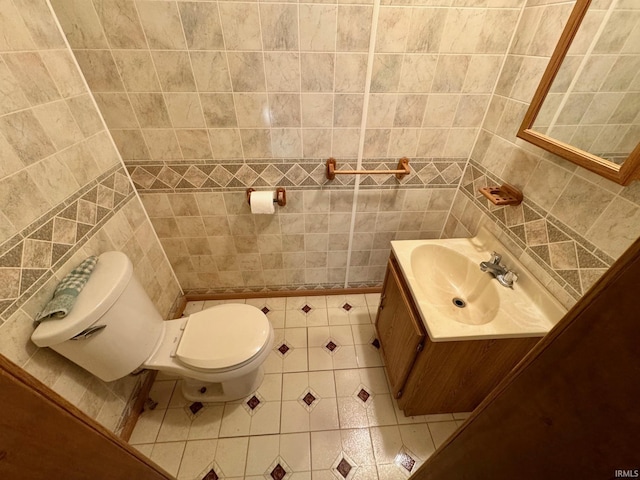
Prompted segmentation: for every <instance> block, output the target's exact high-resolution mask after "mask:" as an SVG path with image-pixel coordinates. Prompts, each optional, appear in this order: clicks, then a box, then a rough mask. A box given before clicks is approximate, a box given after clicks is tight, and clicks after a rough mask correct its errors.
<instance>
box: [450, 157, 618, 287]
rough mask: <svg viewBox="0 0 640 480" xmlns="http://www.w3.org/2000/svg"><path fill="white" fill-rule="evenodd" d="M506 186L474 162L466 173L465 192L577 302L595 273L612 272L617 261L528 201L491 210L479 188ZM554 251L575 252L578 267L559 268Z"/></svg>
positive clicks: (574, 262) (572, 259) (575, 261)
mask: <svg viewBox="0 0 640 480" xmlns="http://www.w3.org/2000/svg"><path fill="white" fill-rule="evenodd" d="M502 183H503V182H502V180H501V179H500V178H497V177H495V176H493V175H491V174H490V173H489V172H488V171H487V170H486V169H484V168H483V167H482V166H481V165H479V164H478V163H477V162H475V161H474V160H473V159H472V160H471V161H470V163H469V166H468V167H467V169H466V171H465V172H464V175H463V178H462V188H461V191H462V192H463V194H464V195H466V196H467V198H469V199H470V200H471V201H472V202H473V203H474V205H475V206H477V207H478V208H480V210H482V211H483V212H484V213H485V214H486V215H488V216H489V217H490V218H491V219H492V220H493V221H495V222H496V223H497V224H498V225H499V226H500V228H502V230H504V231H505V232H506V233H507V234H508V235H509V237H510V239H511V240H512V241H514V242H515V243H516V244H517V245H518V246H519V247H520V248H522V249H523V250H525V252H527V253H528V254H529V255H530V256H531V257H532V258H533V259H534V260H536V262H537V263H538V264H539V265H540V266H541V267H542V268H543V269H544V270H545V271H546V272H547V273H548V274H549V275H550V276H551V277H552V278H553V279H554V280H555V281H556V282H557V283H558V284H560V285H561V286H562V287H563V288H564V289H565V291H566V292H567V293H568V294H569V295H571V297H573V298H574V299H576V300H577V299H578V298H580V297H581V296H582V294H583V293H584V292H585V291H586V289H587V288H588V287H589V286H590V284H591V282H592V281H591V277H592V271H593V269H594V268H600V269H606V268H609V267H610V266H611V265H612V264H613V262H614V259H613V258H611V257H609V256H608V255H607V254H605V253H604V252H602V251H601V250H599V249H598V248H597V247H596V246H595V245H593V244H591V243H590V242H589V241H588V240H586V239H585V238H584V237H582V236H581V235H579V234H578V233H576V232H574V231H572V230H571V229H569V228H568V227H566V226H565V225H564V224H563V223H562V222H560V221H559V220H557V219H556V218H555V217H553V216H552V215H551V214H550V213H549V212H546V211H545V210H544V209H543V208H542V207H540V206H539V205H536V204H534V203H533V202H531V201H530V200H527V199H526V198H525V200H524V201H523V203H522V204H521V205H520V206H518V207H515V208H514V207H501V208H496V207H494V206H489V205H488V200H486V199H485V198H484V197H483V196H482V195H481V194H480V193H478V188H480V187H481V186H486V185H488V184H495V185H500V184H502ZM551 251H553V252H558V251H574V252H575V254H574V255H575V256H574V257H572V258H569V259H568V260H569V263H573V264H574V265H575V267H573V268H566V267H565V268H559V267H557V266H555V263H554V257H553V255H551Z"/></svg>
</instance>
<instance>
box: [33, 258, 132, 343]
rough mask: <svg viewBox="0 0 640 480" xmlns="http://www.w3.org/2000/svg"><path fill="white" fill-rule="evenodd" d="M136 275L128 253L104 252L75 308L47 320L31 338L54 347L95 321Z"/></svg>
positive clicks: (35, 341)
mask: <svg viewBox="0 0 640 480" xmlns="http://www.w3.org/2000/svg"><path fill="white" fill-rule="evenodd" d="M132 275H133V266H132V265H131V261H130V260H129V258H128V257H127V256H126V255H125V254H124V253H122V252H105V253H103V254H102V255H100V256H99V257H98V263H97V264H96V267H95V268H94V270H93V272H92V273H91V277H89V280H88V281H87V283H86V285H85V286H84V288H83V289H82V291H81V292H80V294H79V295H78V298H77V299H76V303H75V305H74V306H73V309H72V310H71V312H70V313H69V314H68V315H67V316H66V317H64V318H59V319H50V320H44V321H43V322H42V323H41V324H40V325H38V327H37V328H36V329H35V330H34V332H33V334H32V335H31V340H32V341H33V343H35V344H36V345H38V346H39V347H50V346H52V345H57V344H59V343H62V342H64V341H66V340H69V339H70V338H71V337H73V336H75V335H77V334H79V333H80V332H82V331H83V330H84V329H85V328H87V327H89V326H91V325H93V324H94V323H95V322H96V321H97V320H99V319H100V317H102V316H103V315H104V314H105V313H106V312H107V310H109V308H111V306H112V305H113V304H114V303H115V301H116V300H117V299H118V297H119V296H120V295H121V294H122V292H123V291H124V289H125V288H126V286H127V284H128V283H129V280H130V279H131V276H132Z"/></svg>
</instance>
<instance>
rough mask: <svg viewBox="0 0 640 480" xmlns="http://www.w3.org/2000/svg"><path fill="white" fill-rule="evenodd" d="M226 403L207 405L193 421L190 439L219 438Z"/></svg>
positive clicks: (188, 437)
mask: <svg viewBox="0 0 640 480" xmlns="http://www.w3.org/2000/svg"><path fill="white" fill-rule="evenodd" d="M223 412H224V405H205V407H204V408H203V409H202V410H201V411H200V412H198V415H197V416H196V417H195V418H194V419H193V421H192V422H191V428H190V429H189V435H188V436H187V439H188V440H201V439H211V438H218V435H219V433H220V424H221V423H222V413H223Z"/></svg>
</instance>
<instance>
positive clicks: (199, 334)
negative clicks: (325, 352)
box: [31, 252, 274, 402]
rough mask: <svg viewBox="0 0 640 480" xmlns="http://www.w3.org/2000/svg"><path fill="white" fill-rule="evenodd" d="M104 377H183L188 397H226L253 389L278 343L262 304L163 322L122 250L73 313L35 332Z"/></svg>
mask: <svg viewBox="0 0 640 480" xmlns="http://www.w3.org/2000/svg"><path fill="white" fill-rule="evenodd" d="M31 340H32V341H33V342H34V343H35V344H36V345H38V346H39V347H50V348H52V349H53V350H55V351H56V352H58V353H60V354H61V355H63V356H65V357H66V358H68V359H69V360H71V361H72V362H74V363H76V364H77V365H79V366H81V367H83V368H84V369H85V370H88V371H89V372H91V373H93V374H94V375H96V376H97V377H98V378H100V379H102V380H104V381H113V380H116V379H118V378H121V377H124V376H126V375H128V374H130V373H132V372H134V371H136V370H138V369H140V368H149V369H154V370H158V371H161V372H165V373H167V374H169V375H176V376H179V377H182V382H181V383H182V393H183V395H184V396H185V398H186V399H187V400H190V401H203V402H215V401H229V400H235V399H239V398H244V397H246V396H248V395H249V394H250V393H252V392H254V391H255V390H256V389H257V388H258V387H259V386H260V383H261V382H262V379H263V378H264V371H263V367H262V364H263V363H264V361H265V360H266V358H267V357H268V355H269V353H270V351H271V349H272V347H273V342H274V333H273V327H272V326H271V323H270V322H269V319H268V318H267V317H266V315H265V314H264V313H263V312H262V311H260V310H259V309H258V308H256V307H253V306H251V305H245V304H223V305H218V306H215V307H211V308H207V309H205V310H202V311H201V312H197V313H193V314H191V315H189V316H188V317H182V318H179V319H176V320H168V321H164V320H163V319H162V317H161V316H160V314H159V313H158V311H157V310H156V308H155V306H154V305H153V302H152V301H151V299H150V298H149V297H148V296H147V294H146V292H145V291H144V289H143V288H142V286H141V285H140V283H139V282H138V280H137V279H136V278H135V276H134V275H133V266H132V264H131V261H130V260H129V258H128V257H127V256H126V255H125V254H124V253H122V252H106V253H103V254H102V255H100V257H99V260H98V263H97V264H96V267H95V269H94V271H93V273H92V275H91V277H90V279H89V281H88V282H87V284H86V285H85V287H84V289H83V290H82V292H81V293H80V295H79V296H78V299H77V301H76V304H75V306H74V308H73V310H72V311H71V312H70V313H69V315H67V316H66V317H65V318H62V319H57V320H56V319H52V320H46V321H43V322H42V323H41V324H40V325H38V327H37V328H36V329H35V331H34V332H33V334H32V335H31Z"/></svg>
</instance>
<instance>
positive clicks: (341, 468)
mask: <svg viewBox="0 0 640 480" xmlns="http://www.w3.org/2000/svg"><path fill="white" fill-rule="evenodd" d="M352 468H353V467H352V466H351V465H350V464H349V462H347V461H346V460H345V459H344V458H343V459H342V460H340V463H339V464H338V466H337V467H336V470H338V473H339V474H340V475H342V478H347V476H348V475H349V472H350V471H351V469H352Z"/></svg>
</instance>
